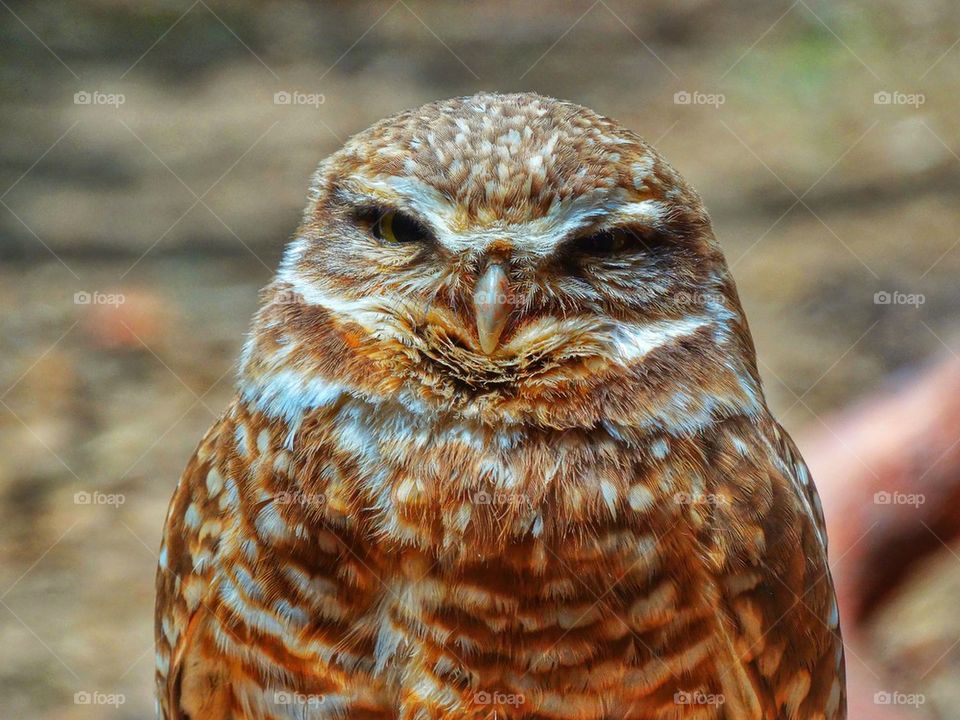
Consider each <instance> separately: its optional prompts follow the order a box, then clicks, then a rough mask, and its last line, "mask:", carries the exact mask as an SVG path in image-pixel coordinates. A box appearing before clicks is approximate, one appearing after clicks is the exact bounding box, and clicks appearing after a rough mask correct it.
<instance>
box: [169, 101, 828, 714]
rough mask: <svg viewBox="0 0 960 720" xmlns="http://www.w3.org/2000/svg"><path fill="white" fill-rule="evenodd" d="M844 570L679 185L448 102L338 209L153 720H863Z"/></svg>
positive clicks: (178, 574)
mask: <svg viewBox="0 0 960 720" xmlns="http://www.w3.org/2000/svg"><path fill="white" fill-rule="evenodd" d="M826 544H827V540H826V537H825V533H824V522H823V515H822V511H821V507H820V504H819V500H818V496H817V492H816V490H815V488H814V485H813V483H812V481H811V479H810V475H809V473H808V471H807V469H806V466H805V465H804V462H803V460H802V458H801V457H800V455H799V453H798V452H797V449H796V447H795V446H794V445H793V443H792V441H791V440H790V438H789V437H788V436H787V435H786V433H785V432H784V431H783V429H782V428H780V426H779V425H778V424H777V423H776V421H775V420H774V419H773V418H772V417H771V414H770V412H769V410H768V409H767V407H766V404H765V400H764V397H763V393H762V391H761V386H760V380H759V377H758V372H757V367H756V360H755V353H754V347H753V342H752V339H751V336H750V332H749V330H748V327H747V322H746V319H745V318H744V313H743V311H742V309H741V306H740V302H739V299H738V296H737V292H736V289H735V286H734V282H733V280H732V278H731V276H730V272H729V270H728V269H727V266H726V264H725V261H724V258H723V255H722V253H721V250H720V248H719V246H718V244H717V241H716V239H715V238H714V234H713V231H712V229H711V224H710V220H709V217H708V215H707V213H706V211H705V210H704V207H703V204H702V202H701V200H700V198H699V196H698V195H697V194H696V193H695V192H694V191H693V190H692V189H691V188H690V186H689V185H687V183H686V182H685V181H684V180H683V178H681V177H680V175H679V174H678V173H677V172H676V171H675V170H674V169H673V168H672V167H671V166H670V165H668V164H667V163H666V162H665V161H664V159H663V158H662V157H660V155H659V154H658V153H657V152H656V151H655V150H654V149H653V148H652V147H651V146H650V145H648V144H647V143H646V142H644V141H643V140H642V139H641V138H640V137H638V136H637V135H636V134H634V133H633V132H631V131H630V130H627V129H626V128H624V127H622V126H621V125H619V124H617V123H616V122H614V121H613V120H610V119H608V118H605V117H602V116H600V115H598V114H596V113H594V112H592V111H591V110H588V109H586V108H584V107H580V106H577V105H573V104H570V103H567V102H561V101H558V100H553V99H549V98H545V97H541V96H538V95H533V94H513V95H499V94H479V95H475V96H472V97H463V98H458V99H453V100H447V101H443V102H435V103H431V104H428V105H425V106H423V107H421V108H419V109H416V110H410V111H407V112H403V113H400V114H398V115H395V116H393V117H391V118H388V119H386V120H383V121H381V122H379V123H377V124H375V125H374V126H373V127H371V128H370V129H368V130H366V131H364V132H362V133H360V134H358V135H356V136H355V137H353V138H352V139H350V140H349V141H348V142H347V143H346V144H345V146H344V147H343V148H342V149H340V150H339V151H338V152H336V153H334V154H333V155H332V156H331V157H330V158H328V159H327V160H325V161H323V162H322V163H321V164H320V166H319V169H318V170H317V172H316V174H315V176H314V177H313V180H312V183H311V187H310V191H309V196H308V202H307V207H306V210H305V212H304V215H303V219H302V223H301V225H300V228H299V230H298V232H297V234H296V237H295V238H294V239H293V240H292V241H291V242H290V244H289V245H288V246H287V247H286V249H285V252H284V255H283V258H282V261H281V263H280V266H279V269H278V272H277V274H276V277H275V279H274V280H273V282H272V283H271V284H270V285H269V286H268V287H267V288H266V289H265V290H264V291H263V295H262V303H261V306H260V308H259V310H258V312H257V313H256V315H255V318H254V320H253V323H252V330H251V332H250V334H249V337H248V339H247V341H246V344H245V346H244V349H243V352H242V356H241V359H240V365H239V374H238V382H237V391H236V395H235V397H234V399H233V401H232V402H231V403H230V405H229V407H228V408H227V409H226V411H225V412H224V413H223V415H222V416H221V417H220V418H219V419H218V420H217V421H216V423H215V424H214V425H213V427H212V428H210V430H209V432H208V433H207V434H206V436H205V437H204V439H203V440H202V441H201V443H200V445H199V447H198V449H197V450H196V453H195V454H194V456H193V458H192V459H191V460H190V462H189V464H188V466H187V468H186V471H185V472H184V474H183V477H182V478H181V480H180V483H179V485H178V487H177V489H176V492H175V494H174V497H173V500H172V502H171V505H170V510H169V513H168V515H167V519H166V528H165V533H164V539H163V542H162V547H161V552H160V560H159V570H158V575H157V607H156V645H157V665H156V682H157V690H158V705H159V716H160V717H161V718H166V719H170V720H172V719H174V718H177V719H182V718H190V719H191V720H221V719H227V718H229V719H231V720H239V719H241V718H243V719H249V720H254V719H256V720H264V719H267V718H273V719H277V720H281V719H287V718H299V719H301V720H302V719H304V718H311V719H325V718H330V719H333V718H337V719H346V720H359V719H363V720H373V719H375V718H377V719H379V718H382V719H383V720H432V719H435V718H445V719H453V720H467V719H474V718H483V719H487V718H489V719H491V720H492V719H494V718H496V719H501V718H506V719H512V718H531V719H533V718H537V719H540V720H547V719H554V720H561V719H562V720H628V719H629V720H645V719H649V720H652V719H653V718H661V719H663V718H672V719H679V718H683V719H685V720H686V719H693V718H724V719H726V720H751V719H757V720H759V719H770V720H772V719H774V718H788V719H803V720H814V719H819V720H838V719H841V718H844V717H845V714H846V709H845V707H846V703H845V690H844V660H843V645H842V642H841V638H840V631H839V620H838V612H837V605H836V602H835V596H834V591H833V585H832V581H831V578H830V570H829V567H828V565H827V553H826Z"/></svg>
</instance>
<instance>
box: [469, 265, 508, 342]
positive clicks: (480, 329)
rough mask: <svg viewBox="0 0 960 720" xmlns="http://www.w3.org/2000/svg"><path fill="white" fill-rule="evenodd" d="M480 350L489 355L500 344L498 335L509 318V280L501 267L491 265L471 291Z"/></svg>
mask: <svg viewBox="0 0 960 720" xmlns="http://www.w3.org/2000/svg"><path fill="white" fill-rule="evenodd" d="M473 307H474V310H475V312H476V314H477V337H478V338H479V340H480V348H481V349H482V350H483V352H484V353H486V354H487V355H490V354H491V353H492V352H493V351H494V350H496V349H497V346H498V345H499V344H500V334H501V333H502V332H503V328H504V326H505V325H506V324H507V318H508V317H509V316H510V278H509V277H508V276H507V273H506V271H505V270H504V268H503V265H501V264H500V263H491V264H490V265H488V266H487V269H486V270H485V271H484V273H483V275H481V276H480V279H479V280H477V285H476V287H475V288H474V290H473Z"/></svg>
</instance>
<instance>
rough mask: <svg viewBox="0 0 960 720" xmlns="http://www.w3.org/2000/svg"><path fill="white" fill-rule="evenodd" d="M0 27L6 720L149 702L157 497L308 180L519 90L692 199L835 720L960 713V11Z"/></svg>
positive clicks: (226, 386)
mask: <svg viewBox="0 0 960 720" xmlns="http://www.w3.org/2000/svg"><path fill="white" fill-rule="evenodd" d="M0 6H2V7H0V80H2V81H0V128H2V132H0V302H2V307H3V309H4V312H3V313H2V315H0V337H2V341H0V348H2V352H0V552H2V562H0V647H3V648H4V652H3V653H2V655H0V717H2V718H20V717H31V718H44V719H47V718H49V719H53V718H57V719H68V718H69V719H71V720H72V719H73V718H101V717H109V718H142V717H147V716H150V715H151V714H152V712H153V701H152V672H153V671H152V663H153V650H152V645H153V631H152V623H153V610H152V606H153V583H154V571H155V566H156V552H157V548H158V545H159V537H160V529H161V524H162V521H163V516H164V513H165V509H166V504H167V502H168V499H169V497H170V495H171V493H172V490H173V488H174V485H175V484H176V481H177V478H178V476H179V474H180V472H181V470H182V468H183V467H184V465H185V463H186V461H187V459H188V457H189V455H190V453H191V452H192V450H193V448H194V446H195V445H196V443H197V441H198V440H199V438H200V436H201V435H202V433H203V432H204V431H205V430H206V428H207V427H208V426H209V425H210V423H211V421H212V419H213V417H214V416H215V415H216V414H218V413H219V412H220V410H221V409H222V408H223V407H224V406H225V404H226V402H227V401H228V398H229V397H230V395H231V392H232V388H231V386H232V381H233V373H234V370H235V366H234V362H235V358H236V356H237V354H238V351H239V348H240V346H241V343H242V341H243V337H244V333H245V331H246V328H247V324H248V321H249V317H250V315H251V313H252V312H253V310H254V308H255V306H256V301H257V290H258V289H259V288H260V287H262V286H263V285H265V284H266V283H267V282H268V280H269V279H270V276H271V273H272V270H273V268H274V267H275V265H276V263H277V259H278V257H279V256H280V253H281V250H282V248H283V245H284V243H285V242H286V241H287V240H288V239H289V238H290V237H291V235H292V233H293V232H294V230H295V228H296V225H297V223H298V220H299V214H300V211H301V209H302V204H303V202H304V197H305V191H306V187H307V182H308V178H309V175H310V174H311V172H312V170H313V169H314V167H315V165H316V164H317V162H318V161H319V160H320V159H321V158H323V157H324V156H325V155H326V154H328V153H329V152H331V151H333V150H334V149H335V148H337V147H338V146H339V145H340V144H341V142H342V141H343V140H344V139H345V138H346V137H347V136H349V135H350V134H351V133H354V132H356V131H358V130H361V129H363V128H364V127H366V126H367V125H369V124H370V123H372V122H373V121H375V120H377V119H379V118H381V117H383V116H385V115H388V114H390V113H393V112H396V111H398V110H401V109H404V108H408V107H411V106H416V105H419V104H421V103H423V102H426V101H429V100H433V99H437V98H442V97H447V96H453V95H462V94H469V93H472V92H475V91H478V90H501V91H515V90H535V91H538V92H540V93H543V94H547V95H554V96H557V97H560V98H564V99H568V100H571V101H575V102H578V103H581V104H585V105H588V106H591V107H592V108H594V109H595V110H597V111H599V112H601V113H603V114H607V115H610V116H612V117H614V118H616V119H618V120H619V121H621V122H622V123H624V124H625V125H627V126H629V127H631V128H633V129H635V130H636V131H638V132H639V133H640V134H642V135H643V136H645V137H646V138H647V139H648V140H649V141H651V142H652V143H654V144H655V145H656V146H657V147H658V148H659V149H660V150H661V152H662V153H663V154H664V155H665V156H666V157H667V158H668V159H669V160H670V161H671V163H672V164H673V165H674V166H675V167H677V168H678V169H679V170H680V172H681V173H683V174H684V175H685V176H686V177H687V178H688V179H689V180H690V182H691V183H692V184H693V185H694V187H696V188H697V189H698V190H699V191H700V193H701V194H702V195H703V197H704V200H705V202H706V205H707V207H708V208H709V210H710V211H711V214H712V216H713V218H714V222H715V228H716V231H717V235H718V237H719V238H720V240H721V242H722V243H723V245H724V247H725V249H726V252H727V257H728V259H729V262H730V264H731V265H732V267H733V270H734V274H735V276H736V278H737V280H738V283H739V288H740V292H741V295H742V298H743V302H744V305H745V307H746V310H747V313H748V316H749V318H750V320H751V324H752V327H753V332H754V337H755V339H756V343H757V348H758V353H759V357H760V365H761V368H762V372H763V376H764V379H765V383H766V390H767V394H768V399H769V401H770V404H771V405H772V407H773V409H774V411H775V413H776V414H777V415H778V417H779V418H780V419H781V421H782V422H783V424H784V425H785V426H786V427H787V429H788V430H789V431H790V432H791V433H793V434H794V436H795V437H796V438H797V439H798V442H799V444H800V447H801V449H802V451H803V452H804V454H805V455H806V456H807V458H808V460H809V462H810V464H811V466H812V468H813V471H814V477H815V478H816V479H817V481H818V484H819V485H820V487H821V492H822V494H823V496H824V504H825V505H826V510H827V513H828V515H829V516H830V521H831V531H832V535H831V540H832V547H831V557H832V564H833V569H834V575H835V577H836V578H837V582H838V585H839V586H840V592H841V596H842V600H843V610H844V612H843V620H844V630H845V639H846V641H847V646H848V654H847V658H848V659H847V665H848V669H849V673H850V676H851V689H850V692H851V698H852V704H853V710H852V711H851V717H854V718H883V717H887V718H897V717H899V718H960V682H958V673H960V614H958V613H957V610H956V598H957V595H958V592H960V536H958V531H960V491H958V486H960V449H958V443H960V357H958V353H960V317H958V313H957V308H958V306H960V283H958V277H960V223H958V220H960V203H958V202H957V196H958V190H960V157H958V153H960V137H958V127H960V113H958V112H957V111H958V103H960V96H958V94H957V92H956V87H957V80H958V77H960V75H958V73H960V5H958V4H957V3H955V2H953V1H952V0H927V1H925V2H921V1H911V0H897V1H896V2H894V1H893V0H874V1H873V2H869V3H868V2H865V1H860V2H855V1H853V0H835V1H831V2H828V1H827V0H796V1H795V2H789V0H775V1H774V2H770V1H769V0H752V1H750V0H743V1H741V2H732V1H727V2H720V1H715V0H680V1H679V2H678V1H676V0H673V1H669V2H668V1H667V0H655V1H651V2H646V3H643V4H642V5H641V4H639V3H630V2H626V1H625V0H596V1H595V2H594V1H592V0H584V1H582V2H579V1H578V2H563V3H560V2H553V3H549V4H547V3H530V2H521V1H520V0H513V1H512V2H496V3H495V2H490V1H486V0H483V1H480V0H477V1H474V2H469V3H468V2H455V3H454V2H446V3H444V2H426V1H424V0H396V1H395V2H393V1H392V0H385V1H383V2H379V1H378V2H363V1H361V2H349V3H348V2H330V3H322V4H314V3H307V2H295V1H292V0H276V1H274V2H260V3H257V2H244V1H242V0H238V1H234V2H229V3H226V2H219V1H216V0H196V1H193V0H143V1H141V2H138V3H124V2H111V1H110V0H84V1H79V2H78V1H76V0H74V1H72V2H67V1H66V0H63V1H61V2H57V1H52V2H30V3H27V2H14V1H13V0H3V1H0ZM798 601H802V599H800V600H798Z"/></svg>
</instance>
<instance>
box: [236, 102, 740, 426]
mask: <svg viewBox="0 0 960 720" xmlns="http://www.w3.org/2000/svg"><path fill="white" fill-rule="evenodd" d="M267 300H268V303H267V305H268V306H271V305H273V306H277V305H282V306H284V307H283V309H281V310H277V309H276V307H275V308H274V310H275V312H273V313H263V312H262V313H261V316H262V317H261V320H260V321H259V322H260V324H261V325H265V326H266V325H269V326H270V327H273V328H277V327H281V326H282V327H283V329H284V338H283V340H282V341H281V342H279V346H280V347H281V348H282V351H281V352H282V353H286V355H285V357H290V356H291V353H292V351H291V350H290V347H291V345H296V346H297V347H298V348H299V349H298V350H297V351H296V356H297V360H298V364H299V365H300V366H301V367H302V366H304V364H306V363H307V359H310V358H312V359H314V360H316V361H318V362H320V364H321V365H323V366H324V367H323V368H320V369H321V370H322V371H323V372H325V373H331V372H334V371H335V372H336V374H337V375H338V376H340V377H342V376H343V375H345V374H346V375H348V376H351V375H352V376H355V377H356V381H357V383H358V387H361V388H365V389H370V388H371V387H372V386H375V387H376V388H377V390H376V392H377V393H379V394H384V393H390V392H398V393H401V394H403V395H404V396H406V397H417V398H419V400H423V401H426V402H428V403H431V402H432V403H440V404H441V405H443V406H445V407H448V408H457V409H459V410H460V411H466V412H474V413H476V414H480V415H483V414H489V412H490V411H491V410H492V409H493V408H497V409H498V410H499V412H500V415H501V417H500V419H501V420H502V419H503V417H505V416H509V417H514V416H517V415H518V414H523V413H525V412H529V411H530V409H531V407H533V405H534V404H537V403H539V404H541V405H542V404H543V403H547V404H548V405H549V404H550V403H552V404H553V406H554V407H559V406H562V405H563V404H564V403H571V402H580V403H581V404H584V403H586V401H587V400H588V396H591V395H592V394H595V392H596V389H597V388H598V387H601V386H602V385H603V383H604V382H605V380H606V381H609V380H610V379H612V378H614V377H616V376H618V375H619V376H622V375H623V372H624V371H625V370H628V371H629V372H631V373H634V374H636V373H641V374H642V373H643V372H647V373H649V372H655V373H657V374H658V375H659V376H665V375H666V374H668V373H669V371H670V370H671V368H673V367H674V366H676V365H678V364H679V363H677V361H676V360H677V358H676V357H675V355H676V350H677V348H683V349H684V352H683V353H681V354H686V355H687V356H688V357H687V360H688V361H689V360H690V359H691V358H697V357H698V356H699V358H698V359H699V361H700V362H703V363H706V362H708V361H709V358H710V357H711V356H716V357H718V358H719V357H720V356H722V355H726V354H729V352H730V348H720V347H719V346H720V345H723V344H725V343H726V344H728V341H731V340H735V339H736V335H737V332H738V325H739V324H740V323H741V313H740V310H739V304H738V302H737V300H736V294H735V291H734V290H733V286H732V282H731V281H730V279H729V276H728V273H727V271H726V267H725V264H724V261H723V257H722V255H721V253H720V252H719V250H718V248H717V245H716V242H715V241H714V238H713V235H712V231H711V229H710V224H709V220H708V218H707V215H706V213H705V211H704V210H703V207H702V204H701V202H700V200H699V198H698V197H697V195H696V194H695V193H694V192H693V191H692V190H691V189H690V188H689V187H688V186H687V185H686V183H685V182H684V181H683V180H682V179H681V178H680V177H679V175H677V173H676V172H675V171H674V170H673V169H672V168H670V167H669V166H668V165H667V164H666V163H665V162H664V161H663V160H662V159H661V158H660V157H659V155H657V153H656V152H655V151H654V150H653V149H652V148H651V147H650V146H648V145H647V144H646V143H644V142H643V141H642V140H641V139H640V138H639V137H637V136H636V135H634V134H633V133H631V132H630V131H628V130H626V129H624V128H622V127H620V126H618V125H617V124H616V123H614V122H613V121H611V120H608V119H606V118H603V117H600V116H598V115H596V114H595V113H593V112H591V111H589V110H587V109H585V108H582V107H579V106H575V105H571V104H567V103H562V102H559V101H555V100H549V99H546V98H542V97H539V96H534V95H506V96H502V95H479V96H474V97H470V98H461V99H456V100H451V101H446V102H442V103H435V104H432V105H428V106H425V107H424V108H420V109H419V110H414V111H410V112H407V113H403V114H401V115H399V116H396V117H394V118H390V119H387V120H385V121H382V122H381V123H378V124H377V125H375V126H373V127H372V128H370V129H369V130H367V131H366V132H364V133H361V134H360V135H357V136H356V137H354V138H352V139H351V140H350V141H349V142H348V143H347V144H346V146H345V147H344V148H343V149H342V150H340V151H339V152H338V153H336V154H335V155H333V156H332V157H331V158H329V159H328V160H327V161H325V162H324V163H323V164H321V166H320V168H319V170H318V172H317V174H316V176H315V178H314V183H313V188H312V192H311V196H310V202H309V204H308V207H307V210H306V212H305V216H304V222H303V225H302V227H301V229H300V232H299V234H298V237H297V238H296V240H295V241H294V242H293V243H292V244H291V245H290V247H289V248H288V250H287V253H286V255H285V257H284V260H283V263H282V265H281V269H280V272H279V274H278V277H277V281H276V282H275V284H274V286H272V289H271V290H268V293H267ZM277 313H279V315H280V316H282V317H280V316H277V317H273V315H277ZM267 316H270V319H268V317H267ZM255 329H256V328H255ZM264 330H266V328H264ZM684 343H686V345H684ZM324 344H325V345H324ZM734 344H735V343H734ZM663 350H670V351H671V352H672V353H673V354H672V355H671V354H664V352H661V351H663ZM743 351H744V348H742V347H737V348H735V353H736V354H741V353H743ZM749 352H750V351H749V349H747V354H749ZM586 404H589V403H586ZM539 412H540V414H542V413H543V408H542V407H541V408H540V410H539Z"/></svg>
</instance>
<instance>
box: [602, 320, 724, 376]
mask: <svg viewBox="0 0 960 720" xmlns="http://www.w3.org/2000/svg"><path fill="white" fill-rule="evenodd" d="M711 323H712V319H711V318H709V317H705V316H691V317H684V318H681V319H679V320H658V321H656V322H651V323H624V324H622V325H618V326H617V327H616V329H615V330H614V331H613V333H612V337H611V340H612V342H613V350H614V352H615V355H616V357H617V359H618V360H620V362H622V363H623V364H625V365H629V364H631V363H634V362H636V361H637V360H641V359H643V358H644V357H646V356H647V355H649V354H650V353H651V352H653V351H654V350H657V349H659V348H662V347H666V346H668V345H672V344H673V343H674V342H675V341H677V340H679V339H682V338H685V337H691V336H693V335H694V334H696V333H697V332H698V331H699V330H701V329H702V328H705V327H707V326H709V325H710V324H711Z"/></svg>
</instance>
